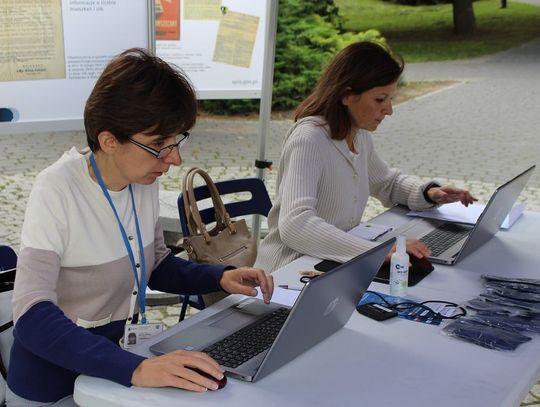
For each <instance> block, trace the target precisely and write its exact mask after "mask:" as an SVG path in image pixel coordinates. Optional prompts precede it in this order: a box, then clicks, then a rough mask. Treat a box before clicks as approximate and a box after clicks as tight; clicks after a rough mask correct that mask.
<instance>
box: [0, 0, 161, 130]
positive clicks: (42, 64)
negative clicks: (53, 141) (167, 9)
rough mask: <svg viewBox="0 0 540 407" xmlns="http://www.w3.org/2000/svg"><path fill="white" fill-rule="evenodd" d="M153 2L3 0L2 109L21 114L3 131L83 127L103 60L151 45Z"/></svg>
mask: <svg viewBox="0 0 540 407" xmlns="http://www.w3.org/2000/svg"><path fill="white" fill-rule="evenodd" d="M151 1H152V3H153V0H151ZM152 3H149V0H0V109H10V110H11V111H12V112H13V115H14V118H13V123H0V132H1V133H9V132H13V131H14V130H15V129H16V130H17V131H16V132H20V131H21V127H22V130H23V131H45V130H47V131H50V130H67V129H82V128H83V126H82V116H83V111H84V104H85V102H86V99H87V98H88V95H89V94H90V91H91V90H92V87H93V85H94V83H95V81H96V79H97V77H98V76H99V74H100V73H101V71H102V70H103V68H104V66H105V65H106V64H107V63H108V62H109V61H110V59H111V58H112V57H113V56H114V55H116V54H118V53H120V52H121V51H123V50H125V49H127V48H130V47H142V48H148V46H149V45H150V43H151V40H152V38H153V33H150V27H149V26H150V25H151V24H150V20H149V12H150V10H152V9H151V8H150V6H151V5H153V4H152ZM152 29H153V26H152ZM150 34H152V35H150ZM152 45H153V44H152ZM5 112H6V111H5V110H4V113H5ZM15 124H17V125H15ZM26 124H27V125H26ZM21 125H24V126H21Z"/></svg>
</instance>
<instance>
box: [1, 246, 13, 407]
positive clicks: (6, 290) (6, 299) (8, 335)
mask: <svg viewBox="0 0 540 407" xmlns="http://www.w3.org/2000/svg"><path fill="white" fill-rule="evenodd" d="M16 266H17V254H16V253H15V251H14V250H13V249H12V248H11V247H9V246H3V245H2V246H0V405H2V404H3V403H4V401H5V394H6V377H7V368H8V366H9V352H10V350H11V344H12V343H13V332H12V331H13V315H12V312H11V295H12V293H13V282H14V281H15V267H16Z"/></svg>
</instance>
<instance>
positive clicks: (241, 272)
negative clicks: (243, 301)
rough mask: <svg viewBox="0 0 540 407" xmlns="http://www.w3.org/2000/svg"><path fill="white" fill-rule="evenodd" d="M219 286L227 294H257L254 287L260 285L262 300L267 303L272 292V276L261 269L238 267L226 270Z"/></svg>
mask: <svg viewBox="0 0 540 407" xmlns="http://www.w3.org/2000/svg"><path fill="white" fill-rule="evenodd" d="M219 284H220V285H221V288H222V289H223V290H225V291H226V292H228V293H229V294H244V295H249V296H251V297H255V296H256V295H257V290H256V289H255V287H261V292H262V295H263V299H264V302H265V303H267V304H269V303H270V299H271V298H272V294H273V292H274V278H273V277H272V276H271V275H270V274H266V273H265V272H264V270H262V269H256V268H251V267H240V268H237V269H234V270H227V271H225V272H224V273H223V275H222V276H221V280H220V281H219Z"/></svg>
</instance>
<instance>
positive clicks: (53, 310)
mask: <svg viewBox="0 0 540 407" xmlns="http://www.w3.org/2000/svg"><path fill="white" fill-rule="evenodd" d="M13 335H14V336H15V337H16V339H17V340H18V341H19V342H20V343H21V344H22V346H24V347H25V348H26V349H27V350H28V351H30V352H32V353H33V354H35V355H37V356H39V357H40V358H42V359H45V360H47V361H49V362H50V363H53V364H55V365H58V366H61V367H63V368H65V369H69V370H72V371H74V372H77V373H82V374H86V375H89V376H95V377H101V378H104V379H108V380H112V381H114V382H117V383H120V384H122V385H124V386H131V377H132V376H133V371H134V370H135V369H136V368H137V366H139V364H140V363H141V362H142V361H143V360H144V359H145V358H144V357H142V356H139V355H135V354H133V353H130V352H128V351H126V350H124V349H122V348H120V347H119V346H118V345H117V344H116V343H114V342H112V341H111V340H110V339H108V338H106V337H104V336H101V335H95V334H93V333H91V332H89V331H88V330H86V329H84V328H81V327H79V326H77V325H75V324H74V323H73V322H72V321H71V320H70V319H69V318H67V317H66V316H65V315H64V313H63V312H62V310H60V308H58V307H57V306H56V305H54V304H53V303H52V302H49V301H42V302H39V303H37V304H35V305H34V306H32V307H31V308H30V309H29V310H28V311H27V312H25V313H24V315H23V316H22V317H20V318H19V320H18V321H17V323H16V324H15V329H14V331H13Z"/></svg>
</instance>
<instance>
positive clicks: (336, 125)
mask: <svg viewBox="0 0 540 407" xmlns="http://www.w3.org/2000/svg"><path fill="white" fill-rule="evenodd" d="M403 68H404V63H403V60H402V59H401V58H400V57H399V56H397V55H396V56H393V55H392V54H391V52H390V51H389V50H387V49H385V48H384V47H383V46H381V45H378V44H375V43H373V42H367V41H362V42H356V43H354V44H351V45H349V46H348V47H345V48H344V49H342V50H341V51H340V52H338V54H337V55H336V56H335V57H334V59H333V60H332V61H331V62H330V65H328V67H327V68H326V70H325V71H324V73H323V74H322V76H321V78H320V79H319V81H318V82H317V84H316V85H315V88H313V91H312V92H311V94H310V95H309V96H308V97H307V98H306V99H305V100H304V101H303V102H302V103H301V104H300V106H298V108H297V109H296V112H295V117H294V119H295V121H296V120H299V119H301V118H303V117H307V116H322V117H324V119H325V120H326V123H327V124H328V126H329V127H330V136H331V137H332V138H333V139H335V140H343V139H344V138H346V137H347V135H348V134H349V133H350V132H351V129H352V122H351V118H350V117H349V112H348V110H347V107H346V106H344V105H343V103H342V102H341V99H342V98H343V96H344V95H345V92H347V91H352V92H353V93H355V94H361V93H362V92H365V91H366V90H369V89H372V88H375V87H378V86H386V85H389V84H391V83H394V82H396V81H397V80H398V79H399V77H400V75H401V73H402V72H403Z"/></svg>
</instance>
